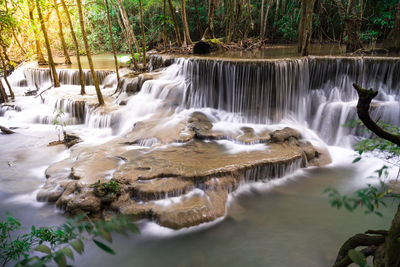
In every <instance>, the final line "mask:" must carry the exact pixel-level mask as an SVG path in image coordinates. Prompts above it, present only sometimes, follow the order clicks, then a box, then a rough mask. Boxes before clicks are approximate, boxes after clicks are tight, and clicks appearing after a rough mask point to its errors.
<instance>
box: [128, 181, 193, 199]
mask: <svg viewBox="0 0 400 267" xmlns="http://www.w3.org/2000/svg"><path fill="white" fill-rule="evenodd" d="M194 188H195V183H194V182H193V181H191V180H189V179H183V178H176V177H163V178H156V179H151V180H137V181H136V182H134V183H133V184H132V191H131V194H132V198H133V199H135V200H139V201H150V200H157V199H165V198H170V197H177V196H181V195H183V194H186V193H187V192H189V191H191V190H193V189H194Z"/></svg>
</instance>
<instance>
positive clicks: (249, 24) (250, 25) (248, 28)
mask: <svg viewBox="0 0 400 267" xmlns="http://www.w3.org/2000/svg"><path fill="white" fill-rule="evenodd" d="M246 5H247V13H248V19H246V21H247V23H246V24H247V25H246V29H245V31H244V36H243V39H245V40H246V39H247V37H248V34H249V32H250V31H251V30H253V27H254V24H253V18H252V17H251V3H250V0H247V4H246Z"/></svg>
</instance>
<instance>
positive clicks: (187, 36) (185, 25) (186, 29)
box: [181, 0, 193, 46]
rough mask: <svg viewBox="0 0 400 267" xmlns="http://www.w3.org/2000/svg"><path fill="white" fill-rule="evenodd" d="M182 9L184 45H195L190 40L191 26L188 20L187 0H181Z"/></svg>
mask: <svg viewBox="0 0 400 267" xmlns="http://www.w3.org/2000/svg"><path fill="white" fill-rule="evenodd" d="M181 9H182V24H183V45H184V46H187V45H191V44H193V42H192V39H190V31H189V25H188V22H187V19H186V2H185V0H181Z"/></svg>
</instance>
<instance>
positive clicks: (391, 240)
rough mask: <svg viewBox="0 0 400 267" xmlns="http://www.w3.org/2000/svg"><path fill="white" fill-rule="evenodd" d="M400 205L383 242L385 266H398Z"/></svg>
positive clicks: (399, 252) (399, 253) (399, 263)
mask: <svg viewBox="0 0 400 267" xmlns="http://www.w3.org/2000/svg"><path fill="white" fill-rule="evenodd" d="M399 238H400V205H399V206H398V207H397V212H396V214H395V216H394V218H393V221H392V225H391V227H390V230H389V233H388V236H387V238H386V241H385V257H384V259H385V266H390V267H391V266H400V242H399Z"/></svg>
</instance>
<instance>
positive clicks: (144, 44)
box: [139, 0, 146, 69]
mask: <svg viewBox="0 0 400 267" xmlns="http://www.w3.org/2000/svg"><path fill="white" fill-rule="evenodd" d="M139 4H140V25H141V26H142V38H143V40H142V46H143V51H142V54H143V69H146V34H145V32H144V23H143V2H142V0H139Z"/></svg>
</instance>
